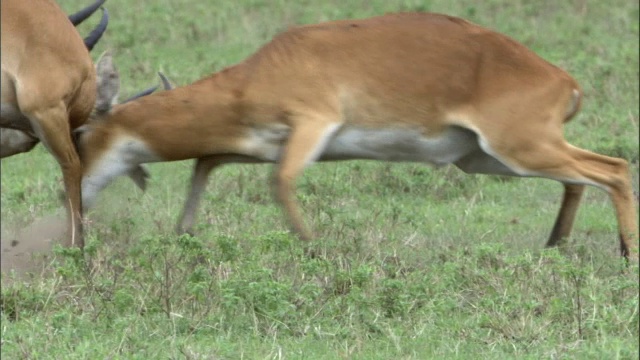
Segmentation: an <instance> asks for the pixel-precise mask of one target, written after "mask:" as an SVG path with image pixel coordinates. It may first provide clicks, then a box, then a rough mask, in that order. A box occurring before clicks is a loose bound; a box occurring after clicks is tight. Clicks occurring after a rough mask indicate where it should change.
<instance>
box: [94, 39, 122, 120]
mask: <svg viewBox="0 0 640 360" xmlns="http://www.w3.org/2000/svg"><path fill="white" fill-rule="evenodd" d="M96 80H97V81H96V82H97V88H98V90H97V95H96V104H95V110H96V112H97V113H98V114H104V113H107V112H109V111H110V110H111V108H112V107H113V105H115V104H117V103H118V95H119V93H120V73H119V72H118V68H116V65H115V64H114V62H113V55H111V51H110V50H107V51H105V52H103V53H102V55H100V58H99V59H98V62H97V63H96Z"/></svg>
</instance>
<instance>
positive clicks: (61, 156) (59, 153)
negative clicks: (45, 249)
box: [25, 104, 84, 248]
mask: <svg viewBox="0 0 640 360" xmlns="http://www.w3.org/2000/svg"><path fill="white" fill-rule="evenodd" d="M25 112H26V111H25ZM28 117H29V119H30V120H31V124H32V126H33V128H34V130H35V131H36V133H37V134H38V135H39V137H40V139H41V140H42V143H43V144H44V145H45V146H46V147H47V149H48V150H49V152H51V154H53V156H54V157H55V158H56V160H57V161H58V164H59V165H60V168H61V169H62V178H63V182H64V189H65V192H66V195H67V196H66V201H65V203H66V207H67V212H68V221H69V226H68V229H69V237H68V238H67V240H66V241H65V243H64V244H65V246H77V247H79V248H83V247H84V234H83V227H82V198H81V196H80V182H81V179H82V167H81V164H80V158H79V157H78V154H77V152H76V149H75V146H74V145H73V142H72V140H71V131H70V127H69V119H68V118H67V111H66V109H65V107H64V105H62V104H60V105H59V106H56V107H51V108H47V109H43V110H40V109H38V110H33V111H30V112H29V115H28Z"/></svg>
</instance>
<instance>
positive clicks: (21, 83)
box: [1, 0, 96, 247]
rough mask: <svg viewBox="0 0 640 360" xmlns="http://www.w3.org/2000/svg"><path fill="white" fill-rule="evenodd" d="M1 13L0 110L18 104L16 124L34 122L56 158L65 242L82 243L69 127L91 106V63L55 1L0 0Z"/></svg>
mask: <svg viewBox="0 0 640 360" xmlns="http://www.w3.org/2000/svg"><path fill="white" fill-rule="evenodd" d="M1 14H2V19H1V27H2V34H1V39H2V49H1V52H2V89H3V93H2V103H3V110H4V107H5V106H12V107H13V108H17V109H19V112H20V113H21V116H23V117H24V119H20V121H22V123H23V124H22V126H23V127H15V128H17V129H19V130H22V129H25V128H26V129H27V130H29V129H31V128H32V125H35V127H36V128H35V129H33V131H34V132H35V134H36V135H37V136H38V137H39V138H40V140H41V141H42V142H43V144H44V145H45V146H46V147H47V149H48V150H49V151H50V152H51V153H52V154H53V156H54V157H55V158H56V160H57V161H58V163H59V164H60V167H61V169H62V173H63V180H64V185H65V190H66V193H67V207H68V211H69V222H70V225H69V228H70V237H69V241H68V242H67V245H72V244H74V245H77V246H80V247H82V246H83V244H84V242H83V236H82V222H81V210H82V206H81V198H80V180H81V167H80V160H79V157H78V155H77V152H76V150H75V147H74V146H73V143H72V140H71V130H72V129H75V128H77V127H79V126H81V125H82V124H84V123H85V122H86V121H87V118H88V116H89V114H90V113H91V110H92V108H93V106H94V102H95V97H96V75H95V69H94V67H93V63H92V61H91V58H90V57H89V52H88V50H87V49H86V47H85V44H84V42H83V41H82V38H81V37H80V35H79V34H78V32H77V31H76V29H75V28H74V26H73V25H72V24H71V22H70V21H69V19H68V18H67V16H66V15H65V14H64V13H63V12H62V10H61V9H60V7H59V6H58V5H57V4H56V3H55V2H53V1H50V0H2V9H1ZM5 90H8V91H7V92H6V95H5ZM3 113H4V111H3ZM26 119H28V120H26ZM25 120H26V121H25ZM7 123H11V120H10V119H7V118H4V117H3V118H2V125H3V126H4V125H6V124H7Z"/></svg>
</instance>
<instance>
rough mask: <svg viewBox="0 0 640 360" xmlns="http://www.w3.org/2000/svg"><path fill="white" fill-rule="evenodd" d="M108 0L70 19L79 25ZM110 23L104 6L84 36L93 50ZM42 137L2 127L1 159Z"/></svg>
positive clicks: (0, 134)
mask: <svg viewBox="0 0 640 360" xmlns="http://www.w3.org/2000/svg"><path fill="white" fill-rule="evenodd" d="M105 1H106V0H97V1H96V2H95V3H93V4H91V5H89V6H87V7H86V8H84V9H82V10H80V11H78V12H77V13H75V14H72V15H69V21H71V23H72V24H73V25H74V26H77V25H79V24H80V23H82V22H83V21H84V20H86V19H87V18H88V17H89V16H91V15H92V14H93V13H94V12H95V11H96V10H98V8H100V6H102V4H104V2H105ZM108 23H109V13H108V12H107V10H106V9H104V8H103V12H102V18H101V19H100V23H99V24H98V25H97V26H96V27H95V29H93V30H92V31H91V33H90V34H89V35H88V36H87V37H86V38H84V40H83V41H84V44H85V46H86V47H87V49H89V51H91V50H92V49H93V47H94V46H95V45H96V43H97V42H98V40H100V38H101V37H102V35H103V34H104V31H105V30H106V29H107V25H108ZM39 142H40V139H38V138H37V137H36V135H35V134H34V133H33V131H30V132H24V131H20V130H15V129H9V128H0V159H1V158H5V157H9V156H12V155H16V154H20V153H24V152H29V151H31V150H32V149H33V148H34V147H35V146H36V145H37V144H38V143H39Z"/></svg>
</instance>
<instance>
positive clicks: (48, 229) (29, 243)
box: [0, 214, 66, 283]
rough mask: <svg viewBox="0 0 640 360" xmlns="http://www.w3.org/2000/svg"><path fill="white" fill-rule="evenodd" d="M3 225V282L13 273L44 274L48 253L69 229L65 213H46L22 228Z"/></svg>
mask: <svg viewBox="0 0 640 360" xmlns="http://www.w3.org/2000/svg"><path fill="white" fill-rule="evenodd" d="M2 225H3V226H2V232H1V238H0V251H1V258H0V267H1V272H2V282H3V283H4V282H5V278H7V276H6V275H7V274H9V273H11V272H14V273H15V274H16V275H18V276H22V275H26V274H28V273H33V274H39V273H41V271H42V269H43V267H44V266H45V265H46V258H47V256H46V255H48V254H51V251H52V247H53V244H55V243H58V242H59V241H61V239H62V238H63V236H64V235H65V230H66V221H65V216H64V215H61V214H56V215H49V216H45V217H43V218H40V219H37V220H35V221H34V222H32V223H31V224H29V225H27V226H25V227H24V228H21V229H15V228H13V229H12V228H11V226H7V227H8V228H6V227H5V224H2Z"/></svg>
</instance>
